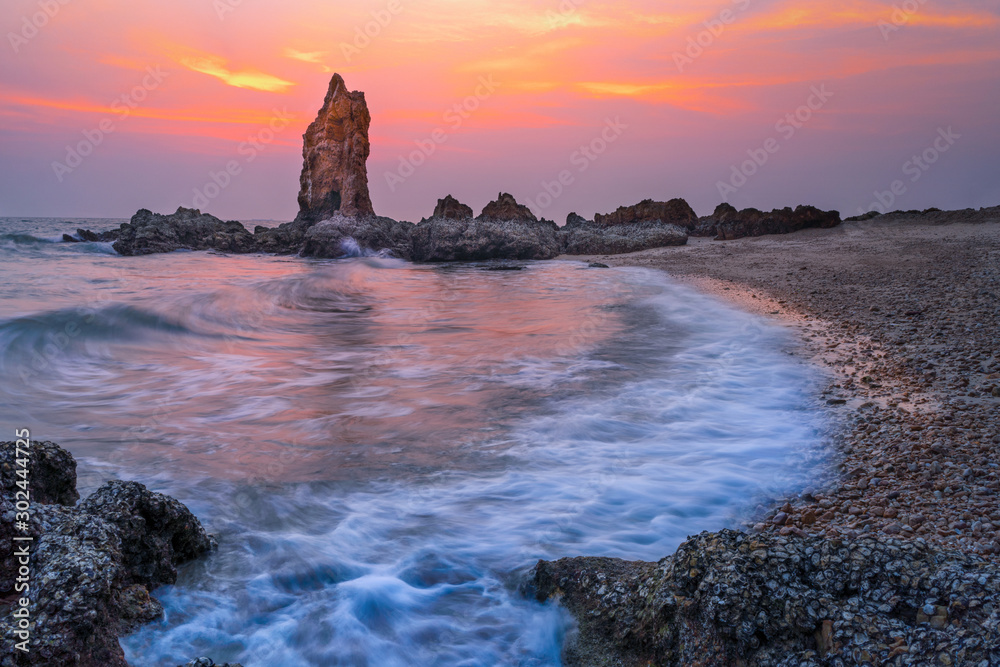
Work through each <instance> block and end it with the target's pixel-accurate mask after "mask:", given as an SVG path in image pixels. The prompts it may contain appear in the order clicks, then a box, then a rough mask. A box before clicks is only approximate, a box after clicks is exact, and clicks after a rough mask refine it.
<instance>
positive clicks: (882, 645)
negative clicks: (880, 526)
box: [529, 530, 1000, 667]
mask: <svg viewBox="0 0 1000 667" xmlns="http://www.w3.org/2000/svg"><path fill="white" fill-rule="evenodd" d="M530 589H533V590H530ZM998 590H1000V566H998V565H997V564H996V563H992V562H990V561H987V560H983V559H980V558H978V557H975V556H970V555H966V554H962V553H958V552H942V551H937V550H934V549H931V548H930V547H927V546H925V545H921V544H919V543H916V542H912V541H903V540H891V539H889V540H876V539H870V538H869V539H859V540H854V541H851V542H841V541H837V540H827V539H823V538H798V537H794V536H789V537H779V536H776V535H767V536H764V535H761V536H751V535H746V534H742V533H738V532H735V531H731V530H723V531H721V532H719V533H702V534H701V535H699V536H697V537H694V538H691V539H689V540H688V541H687V542H685V543H684V544H682V545H681V546H680V548H679V549H678V550H677V553H676V554H674V555H673V556H669V557H667V558H664V559H663V560H661V561H660V562H658V563H643V562H629V561H623V560H618V559H614V558H567V559H563V560H560V561H556V562H545V561H541V562H539V563H538V565H537V566H536V568H535V570H534V573H533V581H532V584H531V585H530V586H529V592H531V593H533V594H534V596H535V597H536V598H537V599H538V600H541V601H544V600H547V599H550V598H554V599H557V600H559V601H560V603H561V604H562V605H564V606H565V607H566V608H567V609H568V610H569V611H570V612H571V613H572V614H573V615H574V616H575V617H576V620H577V622H578V623H579V629H578V631H577V632H576V634H575V636H571V637H570V638H569V641H568V642H567V644H566V646H565V648H564V659H565V662H564V664H566V665H569V666H574V665H575V666H585V667H591V666H594V667H596V666H598V665H600V666H605V665H607V666H610V665H622V666H625V667H632V666H635V667H639V666H642V667H645V666H646V665H650V664H654V665H664V666H677V667H680V666H682V665H746V666H747V667H764V666H765V665H766V666H771V665H775V666H787V667H792V666H795V667H798V666H800V665H808V666H809V667H821V666H828V665H884V664H892V665H927V664H941V665H952V664H954V665H997V664H1000V611H998V610H997V606H996V605H997V601H998V600H997V591H998ZM942 656H943V657H942Z"/></svg>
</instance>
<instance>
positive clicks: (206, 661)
mask: <svg viewBox="0 0 1000 667" xmlns="http://www.w3.org/2000/svg"><path fill="white" fill-rule="evenodd" d="M177 667H243V665H241V664H239V663H236V662H227V663H225V664H222V665H220V664H218V663H216V662H215V661H214V660H212V659H211V658H198V659H197V660H192V661H191V662H189V663H187V664H185V665H177Z"/></svg>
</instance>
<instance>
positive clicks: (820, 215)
mask: <svg viewBox="0 0 1000 667" xmlns="http://www.w3.org/2000/svg"><path fill="white" fill-rule="evenodd" d="M839 224H840V213H839V212H837V211H821V210H819V209H818V208H816V207H815V206H798V207H796V208H795V210H792V209H791V208H789V207H785V208H782V209H775V210H773V211H771V212H770V213H765V212H763V211H758V210H757V209H755V208H747V209H743V210H742V211H737V210H736V208H735V207H734V206H732V205H730V204H719V205H718V206H717V207H716V208H715V211H714V212H713V213H712V215H710V216H707V217H704V218H701V220H700V221H699V223H698V227H697V229H695V230H694V232H693V235H694V236H714V237H715V240H717V241H732V240H734V239H741V238H745V237H748V236H765V235H768V234H790V233H792V232H797V231H799V230H802V229H810V228H820V229H829V228H831V227H836V226H837V225H839Z"/></svg>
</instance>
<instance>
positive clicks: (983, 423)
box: [573, 215, 1000, 559]
mask: <svg viewBox="0 0 1000 667" xmlns="http://www.w3.org/2000/svg"><path fill="white" fill-rule="evenodd" d="M573 259H581V258H579V257H574V258H573ZM585 259H589V260H592V261H596V262H601V263H604V264H607V265H609V266H642V267H651V268H657V269H662V270H664V271H667V272H668V273H670V274H671V275H672V276H674V277H675V278H676V279H678V280H681V281H684V282H688V283H690V284H692V285H693V286H694V287H696V288H697V289H700V290H704V291H708V292H711V293H713V294H715V295H717V296H719V297H722V298H724V299H727V300H730V301H732V302H734V303H735V304H737V305H738V306H739V307H741V308H744V309H746V310H750V311H752V312H755V313H758V314H761V315H763V316H766V317H769V318H774V319H775V320H777V321H779V322H781V323H783V324H785V325H787V326H789V327H792V328H793V329H794V330H795V332H796V334H797V338H798V340H799V341H801V345H800V346H799V347H798V349H797V350H795V353H797V354H801V355H804V356H805V357H807V358H809V359H811V360H813V361H815V362H816V363H818V364H821V365H822V367H824V368H826V369H827V370H828V371H829V372H830V382H829V386H828V387H827V388H826V390H825V392H824V396H823V398H824V400H825V401H826V403H827V404H828V405H829V406H830V409H832V410H838V411H843V415H842V416H843V417H844V421H843V423H844V428H843V431H842V433H841V434H840V435H839V436H838V437H836V438H834V442H833V446H834V447H835V448H836V449H837V452H836V456H835V459H836V460H837V471H835V472H837V473H839V474H835V475H834V476H833V479H834V481H833V482H830V483H827V484H825V485H820V486H818V487H817V488H813V489H807V490H806V491H805V492H804V493H802V494H801V495H800V496H798V497H795V498H787V499H780V500H779V501H778V502H776V503H775V504H774V506H772V507H769V508H765V507H760V508H758V510H759V513H758V516H756V517H755V518H754V520H753V521H751V522H750V525H749V526H748V527H749V528H750V529H751V530H753V531H758V532H763V531H766V532H780V533H781V534H783V535H807V534H808V535H821V536H823V535H825V536H829V537H836V536H841V537H848V538H855V537H859V536H875V537H877V536H879V535H886V536H893V537H897V538H903V539H914V540H923V541H926V542H927V543H928V544H936V545H941V546H945V547H948V548H954V549H959V550H962V551H966V552H970V553H975V554H979V555H983V556H987V557H990V558H993V559H997V558H1000V533H998V530H1000V499H998V493H1000V492H998V488H1000V481H998V480H1000V469H998V457H997V449H998V447H1000V429H998V418H997V415H998V412H997V407H998V406H1000V349H998V339H997V331H998V316H1000V299H998V296H1000V225H997V224H995V223H989V222H987V223H975V224H969V223H955V224H940V223H939V222H937V223H928V222H927V220H926V219H925V218H921V217H919V216H918V217H914V218H907V217H906V216H900V215H895V216H892V217H888V216H887V217H883V218H882V219H880V220H879V219H876V220H872V221H866V222H847V223H844V224H843V225H842V226H840V227H837V228H835V229H828V230H805V231H802V232H799V233H796V234H791V235H785V236H767V237H760V238H745V239H740V240H736V241H728V242H717V241H712V240H708V239H700V238H692V239H690V241H689V243H688V245H687V246H683V247H671V248H659V249H655V250H648V251H643V252H638V253H633V254H629V255H619V256H593V257H589V258H585Z"/></svg>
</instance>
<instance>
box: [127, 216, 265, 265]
mask: <svg viewBox="0 0 1000 667" xmlns="http://www.w3.org/2000/svg"><path fill="white" fill-rule="evenodd" d="M113 247H114V249H115V250H116V251H117V252H118V253H119V254H122V255H150V254H153V253H158V252H172V251H174V250H182V249H184V250H209V249H214V250H222V251H225V252H233V253H247V252H254V251H256V250H257V242H256V241H255V240H254V237H253V234H251V233H250V232H248V231H247V229H246V227H244V226H243V225H242V224H241V223H239V222H236V221H235V220H230V221H229V222H223V221H222V220H219V219H218V218H216V217H215V216H214V215H208V214H207V213H204V214H203V213H202V212H201V211H199V210H198V209H191V208H184V207H181V208H178V209H177V212H176V213H173V214H171V215H161V214H159V213H152V212H150V211H148V210H146V209H140V210H139V211H138V212H137V213H136V214H135V215H134V216H132V220H131V221H130V222H127V223H124V224H122V226H121V229H119V230H118V240H117V241H115V243H114V246H113Z"/></svg>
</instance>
